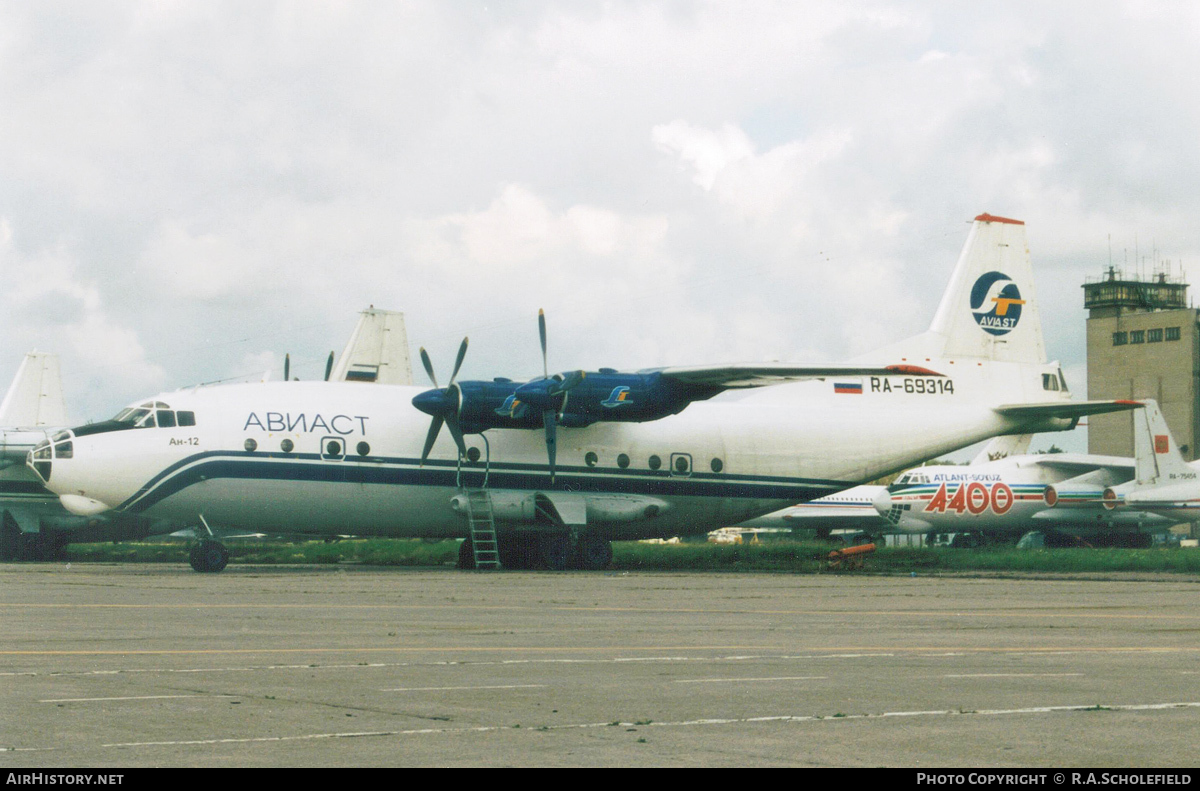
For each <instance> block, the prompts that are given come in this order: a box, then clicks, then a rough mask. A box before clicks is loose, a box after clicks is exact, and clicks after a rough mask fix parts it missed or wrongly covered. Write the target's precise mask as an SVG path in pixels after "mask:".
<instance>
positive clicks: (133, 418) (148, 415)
mask: <svg viewBox="0 0 1200 791" xmlns="http://www.w3.org/2000/svg"><path fill="white" fill-rule="evenodd" d="M113 421H114V422H116V423H124V424H125V425H127V426H133V427H134V428H153V427H154V425H155V423H154V411H153V410H151V409H147V408H145V407H129V408H128V409H122V410H121V411H120V412H119V413H117V416H116V417H115V418H113Z"/></svg>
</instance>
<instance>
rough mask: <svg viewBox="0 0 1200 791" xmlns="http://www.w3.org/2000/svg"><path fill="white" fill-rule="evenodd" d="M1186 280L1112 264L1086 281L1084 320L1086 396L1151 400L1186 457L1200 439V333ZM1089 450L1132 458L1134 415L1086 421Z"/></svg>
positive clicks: (1191, 455)
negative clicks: (1142, 274)
mask: <svg viewBox="0 0 1200 791" xmlns="http://www.w3.org/2000/svg"><path fill="white" fill-rule="evenodd" d="M1187 288H1188V285H1187V283H1185V282H1183V278H1182V277H1179V276H1172V275H1170V274H1169V273H1168V272H1166V271H1158V272H1155V273H1154V274H1153V275H1151V276H1150V277H1149V279H1140V278H1137V277H1132V278H1131V277H1127V276H1126V275H1125V274H1124V273H1123V272H1122V271H1121V270H1120V269H1114V268H1113V267H1111V266H1110V267H1109V268H1108V271H1107V272H1105V274H1104V275H1103V276H1102V277H1101V278H1100V279H1098V280H1095V281H1093V280H1091V279H1089V280H1088V281H1087V282H1086V283H1084V284H1083V306H1084V307H1085V308H1087V310H1088V319H1087V371H1088V398H1135V399H1136V398H1153V399H1155V400H1157V401H1158V403H1159V405H1160V406H1161V407H1162V411H1163V415H1164V417H1166V420H1167V425H1168V426H1170V428H1171V433H1172V434H1174V436H1175V441H1176V442H1177V443H1179V449H1180V451H1182V452H1183V455H1184V458H1186V459H1189V460H1191V459H1195V458H1196V457H1197V450H1198V449H1197V447H1196V442H1197V439H1198V438H1200V423H1198V420H1200V404H1198V403H1197V396H1198V384H1200V332H1198V330H1197V327H1198V318H1200V316H1198V314H1200V311H1197V310H1196V309H1195V308H1192V307H1189V305H1188V299H1187ZM1088 452H1089V453H1099V454H1104V455H1109V456H1132V455H1133V417H1132V415H1131V413H1120V414H1118V413H1114V414H1109V415H1093V416H1091V417H1089V418H1088Z"/></svg>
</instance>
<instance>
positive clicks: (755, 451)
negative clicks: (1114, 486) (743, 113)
mask: <svg viewBox="0 0 1200 791" xmlns="http://www.w3.org/2000/svg"><path fill="white" fill-rule="evenodd" d="M539 327H540V336H541V339H542V348H543V359H545V347H546V342H545V338H546V332H545V324H544V321H543V322H540V323H539ZM466 349H467V344H466V342H465V341H464V343H463V345H462V347H461V348H460V351H459V355H458V359H457V360H456V362H455V365H454V369H453V373H452V374H451V376H450V379H449V382H448V383H447V385H446V386H445V387H441V386H438V384H437V382H436V381H435V382H434V384H435V387H434V389H433V390H425V391H420V390H418V389H416V388H403V387H386V386H381V387H372V388H363V387H358V386H354V385H349V384H342V383H325V382H311V383H309V382H301V383H293V382H287V383H258V384H241V385H221V386H215V387H208V388H198V389H192V390H181V391H177V392H174V393H168V394H162V395H159V396H156V397H154V398H152V399H150V400H148V401H145V402H142V403H139V404H136V405H134V406H132V407H130V408H129V409H127V410H124V411H123V412H122V413H121V414H119V415H118V416H117V418H115V419H114V420H112V421H108V422H107V423H104V424H97V425H96V426H85V427H80V428H78V429H76V430H74V431H73V432H70V433H69V435H68V436H67V437H65V438H63V439H61V440H58V439H56V440H54V441H53V442H46V443H45V444H44V445H40V446H39V447H38V448H37V449H35V450H34V451H33V453H32V456H33V458H32V460H31V464H32V466H33V467H34V468H35V470H37V472H38V474H39V475H40V477H41V478H42V479H43V480H45V481H46V482H47V485H48V486H49V488H50V489H51V490H53V491H55V492H57V493H58V494H59V495H60V496H61V499H62V502H63V504H64V505H65V506H66V507H67V508H68V509H69V510H71V511H72V512H74V513H77V514H84V515H90V514H98V513H105V512H107V511H110V510H113V509H117V510H121V511H123V512H127V513H134V514H141V515H145V516H151V517H159V518H168V519H172V520H186V521H189V522H192V523H200V524H202V525H206V526H207V525H210V524H216V525H224V526H232V527H238V528H242V529H249V530H255V531H262V532H275V531H283V532H307V533H309V534H314V535H330V534H337V535H343V534H350V535H390V536H415V537H431V538H444V537H456V536H457V537H462V536H466V537H467V538H468V539H469V541H468V542H465V543H464V544H463V560H464V561H465V562H468V563H471V564H475V565H478V564H480V563H482V562H486V563H488V564H490V565H496V563H497V558H498V556H499V555H501V554H507V557H508V559H509V560H510V561H513V562H516V563H522V562H525V561H524V559H527V558H529V557H530V556H532V555H535V554H536V555H537V556H539V557H540V559H541V561H542V562H543V563H545V564H546V565H548V566H550V567H551V568H565V567H566V566H568V565H569V564H572V563H575V564H577V565H581V566H583V567H589V568H599V567H603V566H604V565H607V563H608V560H609V558H610V557H611V546H610V544H609V542H610V541H611V540H619V539H640V538H654V537H668V536H675V535H687V534H694V533H703V532H707V531H708V530H710V529H712V528H714V527H717V526H720V525H722V524H730V523H736V522H738V521H741V520H744V519H747V518H751V517H753V516H756V515H759V514H763V513H769V512H771V511H775V510H778V509H779V508H781V507H783V506H785V505H787V504H789V503H795V502H797V501H803V500H808V499H812V498H815V497H819V496H822V495H825V494H830V493H832V492H835V491H838V490H841V489H845V488H848V487H850V486H853V485H855V484H857V483H861V482H863V481H867V480H872V479H875V478H878V477H880V476H882V475H886V474H888V473H890V472H894V471H896V470H900V469H904V468H905V467H908V466H911V465H912V464H915V463H917V462H919V461H921V460H923V459H927V458H931V457H935V456H938V455H941V454H943V453H947V452H950V451H952V450H955V449H957V448H961V447H965V446H967V445H971V444H974V443H975V442H978V441H980V440H983V439H987V438H988V437H992V436H997V435H1002V434H1025V433H1032V432H1040V431H1057V430H1064V429H1068V428H1071V427H1073V426H1074V425H1075V423H1076V422H1077V421H1078V420H1079V418H1080V417H1081V416H1083V415H1087V414H1093V413H1097V412H1105V411H1113V410H1120V409H1127V408H1130V406H1131V404H1129V403H1125V402H1111V401H1105V402H1071V401H1070V400H1069V394H1068V393H1067V392H1066V390H1065V386H1063V384H1062V383H1063V379H1062V374H1061V371H1060V370H1059V367H1058V365H1057V364H1047V363H1046V360H1045V351H1044V345H1043V342H1042V332H1041V320H1040V316H1039V314H1038V310H1037V305H1036V300H1035V299H1034V295H1033V278H1032V271H1031V267H1030V264H1029V255H1028V249H1027V247H1026V242H1025V228H1024V224H1023V223H1020V222H1018V221H1015V220H1009V219H1005V218H999V217H993V216H991V215H986V214H984V215H980V216H979V217H977V218H976V219H975V222H974V223H973V224H972V226H971V231H970V234H969V236H968V239H967V243H966V246H965V247H964V250H963V253H962V255H961V256H960V258H959V262H958V264H957V266H956V267H955V270H954V272H953V274H952V276H951V280H950V284H949V286H948V287H947V289H946V292H945V293H944V295H943V298H942V301H941V303H940V305H939V307H938V311H937V313H936V315H935V317H934V320H933V323H932V324H931V326H930V330H929V331H928V332H926V333H924V334H922V335H920V336H917V337H916V338H912V339H909V340H908V341H905V342H901V343H897V344H893V345H892V346H890V347H888V348H886V349H883V350H880V351H878V352H876V353H873V354H870V355H864V356H863V357H861V358H859V359H857V360H854V361H851V362H849V363H846V364H843V365H816V366H797V365H786V364H778V363H774V364H746V365H704V366H691V367H668V368H664V369H658V370H654V371H641V372H637V373H627V374H622V373H620V372H617V371H614V370H611V369H601V370H600V371H595V372H585V371H568V372H567V373H564V374H556V375H553V376H550V375H549V374H548V371H549V367H548V365H544V371H543V376H541V377H537V378H534V379H532V380H530V381H528V382H525V383H519V382H515V381H513V380H509V379H504V378H498V379H494V380H490V381H481V382H462V383H457V382H456V377H457V373H458V370H459V366H460V365H461V363H462V359H463V357H464V355H465V353H466ZM423 360H424V361H426V369H427V371H429V372H430V374H431V377H432V369H433V366H432V364H430V363H429V362H428V358H427V356H425V355H423ZM589 380H590V382H591V383H595V382H601V383H602V385H603V386H601V387H594V386H593V385H592V384H590V383H589ZM769 385H770V386H769ZM610 386H611V389H610ZM623 387H624V388H628V390H624V391H623V390H621V389H620V388H623ZM731 389H733V390H750V392H745V393H741V394H739V397H737V398H730V397H722V396H721V395H720V394H721V393H723V392H724V391H727V390H731ZM605 391H607V392H605ZM623 393H624V394H625V395H624V397H622V394H623ZM631 397H632V401H631ZM643 402H645V403H643ZM616 404H624V405H625V406H615V405H616ZM522 406H524V407H526V408H525V409H524V410H522V409H521V407H522ZM627 410H628V411H627ZM184 415H186V416H187V417H188V424H186V425H185V424H183V422H182V420H183V416H184ZM443 424H446V425H447V426H448V428H449V433H450V437H446V436H444V435H441V432H440V429H441V427H442V425H443ZM468 438H469V439H468ZM64 445H66V446H67V447H69V448H70V450H71V452H70V453H69V454H68V455H65V456H64V455H63V454H60V452H59V450H60V448H62V447H63V446H64ZM498 533H499V536H498ZM498 538H499V540H498ZM198 547H199V548H198V550H197V554H196V555H195V556H194V559H195V560H196V561H197V562H195V563H194V565H195V566H196V567H197V568H198V570H219V568H221V567H223V566H224V562H225V559H227V553H226V552H225V551H224V548H223V547H221V546H220V545H219V544H218V543H217V542H214V541H202V542H201V543H200V544H199V545H198Z"/></svg>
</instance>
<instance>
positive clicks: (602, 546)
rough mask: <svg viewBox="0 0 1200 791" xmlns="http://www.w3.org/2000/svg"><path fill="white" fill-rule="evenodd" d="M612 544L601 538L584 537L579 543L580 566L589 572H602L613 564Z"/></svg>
mask: <svg viewBox="0 0 1200 791" xmlns="http://www.w3.org/2000/svg"><path fill="white" fill-rule="evenodd" d="M612 558H613V551H612V542H611V541H605V540H604V539H603V538H600V537H599V536H584V537H583V540H582V541H580V542H579V565H580V568H583V569H585V570H587V571H600V570H602V569H606V568H608V564H610V563H612Z"/></svg>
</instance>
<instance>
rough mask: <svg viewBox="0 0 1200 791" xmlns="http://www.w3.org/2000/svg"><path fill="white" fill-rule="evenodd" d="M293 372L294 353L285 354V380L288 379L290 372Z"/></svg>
mask: <svg viewBox="0 0 1200 791" xmlns="http://www.w3.org/2000/svg"><path fill="white" fill-rule="evenodd" d="M291 372H292V355H290V354H285V355H283V381H285V382H286V381H288V378H289V374H291Z"/></svg>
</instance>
